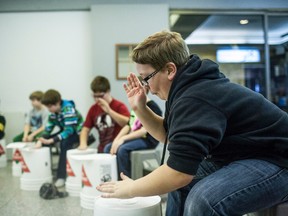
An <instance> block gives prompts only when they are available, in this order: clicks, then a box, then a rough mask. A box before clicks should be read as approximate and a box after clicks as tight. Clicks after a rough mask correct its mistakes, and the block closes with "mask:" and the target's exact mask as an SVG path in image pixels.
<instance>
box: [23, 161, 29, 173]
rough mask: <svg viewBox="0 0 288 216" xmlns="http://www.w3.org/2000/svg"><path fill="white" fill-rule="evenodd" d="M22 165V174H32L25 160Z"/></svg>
mask: <svg viewBox="0 0 288 216" xmlns="http://www.w3.org/2000/svg"><path fill="white" fill-rule="evenodd" d="M21 164H22V173H24V172H26V173H30V170H29V168H28V166H27V164H26V163H25V161H24V158H22V161H21Z"/></svg>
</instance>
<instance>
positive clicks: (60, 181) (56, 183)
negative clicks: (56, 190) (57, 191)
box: [55, 178, 65, 187]
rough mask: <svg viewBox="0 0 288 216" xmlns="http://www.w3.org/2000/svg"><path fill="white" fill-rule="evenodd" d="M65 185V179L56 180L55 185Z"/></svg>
mask: <svg viewBox="0 0 288 216" xmlns="http://www.w3.org/2000/svg"><path fill="white" fill-rule="evenodd" d="M64 185H65V180H64V179H61V178H60V179H57V181H56V182H55V186H56V187H63V186H64Z"/></svg>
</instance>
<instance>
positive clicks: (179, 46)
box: [131, 31, 190, 70]
mask: <svg viewBox="0 0 288 216" xmlns="http://www.w3.org/2000/svg"><path fill="white" fill-rule="evenodd" d="M189 56H190V53H189V49H188V46H187V44H186V43H185V41H184V40H183V38H182V36H181V35H180V34H179V33H177V32H171V31H161V32H157V33H155V34H153V35H151V36H149V37H148V38H146V39H145V40H144V41H143V42H141V43H140V44H138V46H136V47H135V49H133V51H132V53H131V57H132V60H133V61H134V62H136V63H138V64H150V65H151V66H152V67H153V68H155V69H156V70H161V69H162V68H163V67H164V66H165V65H166V64H167V63H168V62H173V63H174V64H175V65H176V67H177V69H178V68H179V67H181V66H182V65H184V64H185V63H186V62H187V61H188V59H189Z"/></svg>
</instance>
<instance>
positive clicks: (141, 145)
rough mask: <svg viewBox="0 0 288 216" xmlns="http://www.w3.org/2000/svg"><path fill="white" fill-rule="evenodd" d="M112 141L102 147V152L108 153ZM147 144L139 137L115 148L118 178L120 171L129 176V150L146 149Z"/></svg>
mask: <svg viewBox="0 0 288 216" xmlns="http://www.w3.org/2000/svg"><path fill="white" fill-rule="evenodd" d="M111 146H112V143H110V144H108V145H106V146H105V147H104V153H109V152H110V149H111ZM147 148H148V146H147V144H146V142H145V141H144V140H143V139H141V138H139V139H134V140H129V141H127V142H125V143H123V144H122V145H120V147H119V148H118V150H117V153H116V155H117V166H118V178H119V179H120V173H121V172H123V173H124V174H125V175H126V176H128V177H130V178H131V161H130V152H131V151H135V150H142V149H147Z"/></svg>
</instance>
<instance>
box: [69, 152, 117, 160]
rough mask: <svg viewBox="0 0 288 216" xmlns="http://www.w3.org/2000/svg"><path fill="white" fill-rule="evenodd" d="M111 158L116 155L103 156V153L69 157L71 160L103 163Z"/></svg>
mask: <svg viewBox="0 0 288 216" xmlns="http://www.w3.org/2000/svg"><path fill="white" fill-rule="evenodd" d="M113 157H116V155H111V154H105V153H100V154H98V153H97V154H84V155H83V154H75V155H71V158H72V159H73V160H101V161H103V160H107V159H111V158H113Z"/></svg>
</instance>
